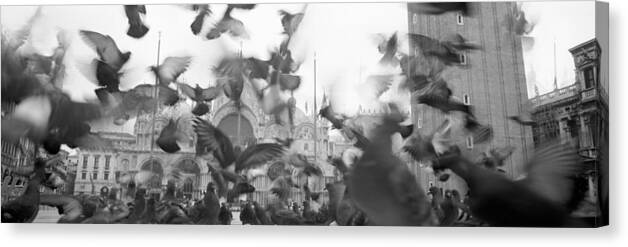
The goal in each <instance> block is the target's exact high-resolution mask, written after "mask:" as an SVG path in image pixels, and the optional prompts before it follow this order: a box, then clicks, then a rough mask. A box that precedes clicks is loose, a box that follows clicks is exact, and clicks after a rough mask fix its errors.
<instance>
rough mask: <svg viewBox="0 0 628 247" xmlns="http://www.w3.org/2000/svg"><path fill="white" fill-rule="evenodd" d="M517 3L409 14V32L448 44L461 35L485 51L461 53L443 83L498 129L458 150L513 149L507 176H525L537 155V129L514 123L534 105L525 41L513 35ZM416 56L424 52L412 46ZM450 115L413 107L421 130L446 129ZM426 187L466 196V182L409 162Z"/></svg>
mask: <svg viewBox="0 0 628 247" xmlns="http://www.w3.org/2000/svg"><path fill="white" fill-rule="evenodd" d="M515 4H516V3H515V2H476V3H474V4H472V5H471V8H473V9H472V10H471V11H472V12H473V13H475V14H474V15H473V16H465V15H463V14H462V13H455V12H449V13H445V14H442V15H424V14H421V13H416V12H412V8H409V10H408V24H409V28H408V32H410V33H416V34H422V35H426V36H429V37H431V38H434V39H438V40H442V39H444V38H445V37H448V36H450V35H452V34H460V35H462V36H463V37H464V38H465V39H467V40H468V41H469V42H470V43H473V44H477V45H479V46H480V47H481V49H480V50H473V51H468V52H464V53H461V54H460V56H461V59H460V60H461V61H462V63H461V64H460V65H458V66H450V67H449V68H447V69H445V71H443V74H442V76H443V79H444V80H445V81H446V82H447V84H448V86H449V87H450V88H451V90H452V92H453V95H454V97H455V98H458V99H460V101H463V102H464V103H465V104H468V105H472V106H473V111H474V114H475V116H476V118H477V119H478V121H479V122H480V123H482V124H486V125H490V126H491V127H492V128H493V139H492V140H491V141H490V142H487V143H475V142H474V140H473V139H472V137H471V136H466V137H465V138H466V140H465V139H462V140H460V142H459V143H457V144H458V146H460V147H461V149H462V151H463V153H465V154H466V155H469V156H471V157H473V156H476V155H479V154H480V153H482V152H485V151H488V150H490V149H491V148H494V147H504V146H512V147H514V148H515V151H514V153H513V154H512V156H511V157H510V158H508V159H507V160H506V161H505V165H504V170H505V172H506V174H507V176H509V177H511V178H516V177H518V176H519V175H520V174H522V167H523V164H525V163H526V161H527V160H528V158H529V157H530V155H531V154H532V153H533V151H534V150H533V140H532V129H531V128H530V127H527V126H523V125H519V124H518V123H515V122H512V121H510V120H509V119H508V117H509V116H516V115H519V114H520V113H521V112H524V111H525V110H526V109H524V105H525V103H526V102H527V101H528V95H527V89H526V88H527V87H526V80H525V72H524V63H523V51H522V46H521V37H520V36H518V35H517V34H516V33H514V32H513V31H511V29H510V28H509V26H507V25H506V24H507V23H508V18H509V16H512V14H513V7H514V6H515ZM410 46H411V47H409V51H410V53H411V55H416V54H417V53H418V52H419V51H418V49H417V48H416V47H413V46H412V44H410ZM445 118H446V116H445V114H443V113H442V112H440V111H439V110H437V109H434V108H431V107H429V106H426V105H413V106H412V119H413V122H414V123H415V126H416V127H417V130H418V131H421V132H422V133H426V134H427V133H430V132H432V131H433V130H435V129H436V128H437V127H438V126H440V125H441V123H442V122H443V120H444V119H445ZM408 161H409V164H410V169H411V170H412V171H413V172H415V175H416V177H417V179H418V180H419V181H420V183H421V185H422V186H423V187H424V188H425V189H427V188H428V187H429V186H430V185H436V186H439V187H442V188H444V189H457V190H459V191H461V192H462V193H463V194H464V193H465V192H466V185H465V184H464V182H463V181H462V180H461V179H460V178H457V177H456V176H452V178H450V179H449V180H448V181H447V182H440V181H438V179H435V178H434V176H433V172H432V171H431V170H428V169H425V168H427V167H428V166H426V165H424V164H418V163H417V162H414V161H411V159H408Z"/></svg>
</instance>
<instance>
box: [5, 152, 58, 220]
mask: <svg viewBox="0 0 628 247" xmlns="http://www.w3.org/2000/svg"><path fill="white" fill-rule="evenodd" d="M46 162H47V161H46V160H44V159H41V158H39V159H37V160H35V167H34V171H33V174H32V175H31V178H30V180H29V181H28V185H26V189H25V190H24V193H23V194H22V195H21V196H19V197H18V198H16V199H14V200H12V201H8V202H6V203H3V204H2V223H30V222H33V220H34V219H35V217H37V213H38V212H39V202H40V198H39V185H40V184H41V182H42V181H43V180H44V178H45V174H44V169H45V167H46Z"/></svg>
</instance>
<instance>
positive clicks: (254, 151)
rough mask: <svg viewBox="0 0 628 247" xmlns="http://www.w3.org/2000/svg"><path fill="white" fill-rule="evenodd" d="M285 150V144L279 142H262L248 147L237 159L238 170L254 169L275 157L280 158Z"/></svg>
mask: <svg viewBox="0 0 628 247" xmlns="http://www.w3.org/2000/svg"><path fill="white" fill-rule="evenodd" d="M284 152H285V148H284V146H282V145H280V144H277V143H261V144H256V145H252V146H249V147H248V148H246V149H245V150H244V151H243V152H242V154H240V157H238V159H237V160H236V167H235V169H236V171H242V170H245V169H252V168H255V167H258V166H260V165H263V164H265V163H267V162H269V161H271V160H273V159H276V158H279V157H280V156H282V155H283V154H284Z"/></svg>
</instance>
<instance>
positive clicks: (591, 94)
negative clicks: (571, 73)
mask: <svg viewBox="0 0 628 247" xmlns="http://www.w3.org/2000/svg"><path fill="white" fill-rule="evenodd" d="M581 96H582V101H590V100H594V99H596V97H597V90H596V89H595V88H589V89H585V90H582V92H581Z"/></svg>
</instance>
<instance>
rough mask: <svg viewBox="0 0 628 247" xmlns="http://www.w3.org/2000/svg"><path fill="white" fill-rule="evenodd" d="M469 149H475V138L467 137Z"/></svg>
mask: <svg viewBox="0 0 628 247" xmlns="http://www.w3.org/2000/svg"><path fill="white" fill-rule="evenodd" d="M467 148H468V149H473V136H469V137H467Z"/></svg>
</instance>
